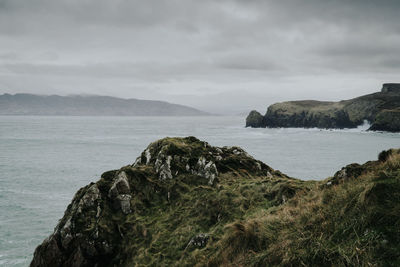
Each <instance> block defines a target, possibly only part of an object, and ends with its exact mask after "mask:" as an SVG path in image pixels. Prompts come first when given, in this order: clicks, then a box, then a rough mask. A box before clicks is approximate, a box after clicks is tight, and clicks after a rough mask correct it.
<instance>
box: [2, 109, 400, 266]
mask: <svg viewBox="0 0 400 267" xmlns="http://www.w3.org/2000/svg"><path fill="white" fill-rule="evenodd" d="M244 123H245V118H244V117H240V116H232V117H227V116H207V117H58V116H53V117H51V116H49V117H46V116H43V117H41V116H0V266H28V265H29V263H30V261H31V260H32V256H33V252H34V249H35V248H36V247H37V246H38V245H39V244H40V243H41V242H42V241H43V240H44V239H45V238H46V237H47V236H49V235H50V234H51V233H52V231H53V229H54V227H55V226H56V224H57V222H58V220H59V219H60V218H61V217H62V216H63V213H64V211H65V209H66V207H67V205H68V204H69V203H70V202H71V200H72V197H73V196H74V194H75V192H76V191H77V190H78V189H79V188H80V187H82V186H85V185H86V184H88V183H90V182H95V181H97V180H98V179H99V178H100V175H101V174H102V173H103V172H105V171H108V170H112V169H118V168H120V167H122V166H125V165H128V164H132V163H133V162H134V161H135V159H136V157H137V156H139V154H140V153H141V152H142V151H143V150H144V149H145V148H146V147H147V145H148V144H149V143H151V142H153V141H155V140H157V139H160V138H163V137H166V136H169V137H173V136H181V137H183V136H196V137H197V138H199V139H201V140H204V141H207V142H208V143H210V144H211V145H214V146H240V147H242V148H243V149H245V150H246V151H247V152H248V153H249V154H250V155H252V156H253V157H255V158H256V159H259V160H262V161H263V162H265V163H266V164H267V165H269V166H271V167H272V168H274V169H278V170H280V171H282V172H284V173H286V174H287V175H290V176H292V177H296V178H300V179H304V180H310V179H314V180H321V179H325V178H327V177H329V176H332V175H334V173H335V172H336V171H338V170H339V169H340V168H342V167H343V166H345V165H347V164H349V163H353V162H357V163H363V162H366V161H368V160H375V159H376V158H377V155H378V153H379V152H380V151H382V150H385V149H389V148H399V147H400V134H398V133H382V132H368V131H366V130H367V129H368V125H367V124H365V125H362V126H360V127H359V128H357V129H344V130H320V129H301V128H285V129H252V128H245V127H244Z"/></svg>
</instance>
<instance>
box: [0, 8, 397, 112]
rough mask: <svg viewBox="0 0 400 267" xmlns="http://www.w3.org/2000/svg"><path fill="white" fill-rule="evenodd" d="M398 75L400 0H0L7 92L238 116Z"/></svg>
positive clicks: (1, 68) (0, 76)
mask: <svg viewBox="0 0 400 267" xmlns="http://www.w3.org/2000/svg"><path fill="white" fill-rule="evenodd" d="M384 82H400V1H398V0H392V1H391V0H379V1H376V0H375V1H372V0H293V1H289V0H279V1H278V0H273V1H272V0H270V1H268V0H265V1H261V0H259V1H256V0H253V1H252V0H241V1H239V0H237V1H234V0H232V1H228V0H227V1H223V0H220V1H218V0H214V1H208V0H201V1H200V0H193V1H190V0H188V1H186V0H181V1H174V0H165V1H151V0H145V1H144V0H140V1H134V0H129V1H128V0H113V1H110V0H58V1H55V0H0V93H20V92H25V93H35V94H60V95H68V94H100V95H112V96H118V97H123V98H141V99H157V100H165V101H169V102H174V103H180V104H187V105H191V106H194V107H197V108H200V109H203V110H206V111H212V112H221V113H239V112H244V111H248V110H249V109H253V108H255V109H258V110H260V111H262V112H263V113H264V112H265V111H266V108H267V106H268V104H271V103H272V102H276V101H284V100H294V99H319V100H340V99H346V98H350V97H354V96H358V95H361V94H365V93H370V92H374V91H378V90H379V89H380V87H381V84H382V83H384Z"/></svg>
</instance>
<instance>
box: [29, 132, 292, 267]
mask: <svg viewBox="0 0 400 267" xmlns="http://www.w3.org/2000/svg"><path fill="white" fill-rule="evenodd" d="M267 177H268V178H267ZM265 179H268V180H265ZM288 179H289V178H287V176H285V175H283V174H281V173H280V172H279V171H275V170H273V169H272V168H270V167H269V166H267V165H265V164H264V163H262V162H261V161H257V160H255V159H254V158H252V157H251V156H250V155H248V154H247V153H246V152H245V151H244V150H242V149H241V148H238V147H221V148H219V147H213V146H210V145H209V144H208V143H206V142H202V141H199V140H198V139H196V138H194V137H188V138H165V139H162V140H159V141H157V142H154V143H152V144H150V145H149V146H148V147H147V148H146V150H145V151H143V153H141V155H140V156H139V157H138V158H137V159H136V161H135V163H134V164H132V165H131V166H125V167H123V168H121V169H120V170H114V171H109V172H106V173H104V174H103V175H102V176H101V179H100V180H99V181H97V182H96V183H92V184H90V185H88V186H86V187H84V188H82V189H80V190H79V191H78V192H77V193H76V195H75V197H74V198H73V200H72V202H71V204H70V205H69V206H68V208H67V210H66V211H65V214H64V217H63V218H62V219H61V220H60V222H59V224H58V225H57V227H56V228H55V230H54V233H53V234H52V235H51V236H50V237H48V238H47V239H46V240H44V241H43V243H42V244H41V245H39V246H38V247H37V249H36V251H35V254H34V258H33V260H32V263H31V266H115V265H118V266H119V265H125V264H128V263H133V262H136V261H137V260H138V258H137V257H139V256H138V253H142V254H141V256H140V257H144V255H145V254H146V253H150V254H149V255H152V256H151V257H155V258H154V260H157V261H162V259H163V258H162V257H161V258H160V257H159V256H157V255H158V253H162V255H164V256H163V257H167V256H168V255H169V256H168V257H171V258H170V260H171V261H172V260H173V261H177V260H178V259H179V257H180V254H179V253H184V251H185V247H187V249H189V248H190V249H192V248H195V247H203V246H205V245H206V243H207V241H208V240H209V236H210V235H209V234H204V233H196V231H200V230H209V231H208V232H212V229H213V227H215V226H216V225H218V224H220V223H223V224H224V223H227V222H229V221H232V220H233V219H234V217H235V216H237V215H238V214H240V213H243V211H240V209H243V205H248V204H246V203H247V200H245V198H244V196H243V195H242V193H240V192H235V190H234V189H233V188H232V183H237V182H239V181H242V182H243V183H244V184H248V186H250V187H254V186H256V184H255V183H256V182H257V181H258V182H261V181H263V180H264V182H268V181H269V180H271V181H274V183H277V182H278V183H279V181H281V180H282V181H286V180H288ZM294 190H296V189H294ZM245 191H246V190H245ZM245 191H243V192H245ZM258 195H259V197H261V198H260V199H259V200H256V202H260V201H265V197H264V196H263V195H264V193H262V192H260V193H259V194H258ZM266 196H268V197H269V200H268V201H269V202H270V203H272V204H273V203H275V205H278V204H279V203H280V202H281V200H280V199H278V198H280V197H281V196H280V195H279V194H278V193H276V192H275V191H271V192H269V193H268V194H267V195H266ZM235 201H236V204H235V206H232V203H233V202H235ZM247 208H249V207H247ZM214 230H215V229H214ZM171 236H175V238H176V240H175V241H173V243H171V244H170V245H168V246H165V247H160V246H161V244H160V243H158V242H161V241H160V240H162V242H167V243H168V242H170V241H168V240H170V239H171ZM188 240H189V241H188ZM171 242H172V241H171ZM167 243H165V244H167ZM145 244H147V245H145ZM163 244H164V243H163ZM146 246H148V247H150V251H148V252H146V253H144V252H143V251H142V248H144V247H146ZM169 246H171V247H169ZM135 255H136V256H135ZM178 256H179V257H178ZM149 257H150V256H149ZM141 260H144V259H142V258H141ZM149 261H150V262H151V260H149ZM150 265H151V264H150ZM156 265H158V264H156ZM167 265H168V264H167Z"/></svg>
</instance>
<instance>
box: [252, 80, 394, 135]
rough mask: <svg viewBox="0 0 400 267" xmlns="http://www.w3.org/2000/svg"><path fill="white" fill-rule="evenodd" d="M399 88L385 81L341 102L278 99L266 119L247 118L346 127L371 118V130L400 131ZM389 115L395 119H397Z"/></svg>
mask: <svg viewBox="0 0 400 267" xmlns="http://www.w3.org/2000/svg"><path fill="white" fill-rule="evenodd" d="M399 88H400V84H394V83H392V84H384V85H383V87H382V90H381V92H378V93H374V94H370V95H365V96H361V97H357V98H354V99H350V100H343V101H339V102H324V101H314V100H305V101H290V102H282V103H276V104H273V105H271V106H269V107H268V110H267V112H266V114H265V115H264V117H263V119H261V118H259V117H258V119H257V120H253V121H254V122H253V123H252V124H251V125H248V123H247V120H246V126H251V127H272V128H274V127H304V128H312V127H317V128H324V129H332V128H337V129H342V128H355V127H357V126H359V125H361V124H363V123H364V121H368V122H369V123H370V124H372V127H371V129H370V130H378V129H379V130H384V131H400V127H398V124H396V122H395V121H397V119H396V118H397V113H396V112H395V111H396V110H397V109H398V108H400V89H399ZM254 114H255V113H254ZM249 117H253V115H252V116H250V115H249ZM389 118H394V119H395V120H394V121H393V123H390V122H389V120H388V119H389ZM388 123H389V124H390V125H388ZM374 125H375V126H374Z"/></svg>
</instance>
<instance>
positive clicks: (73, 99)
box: [0, 94, 210, 116]
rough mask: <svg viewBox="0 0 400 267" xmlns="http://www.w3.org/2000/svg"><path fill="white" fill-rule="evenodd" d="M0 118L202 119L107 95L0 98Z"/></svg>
mask: <svg viewBox="0 0 400 267" xmlns="http://www.w3.org/2000/svg"><path fill="white" fill-rule="evenodd" d="M0 115H53V116H62V115H67V116H202V115H210V114H208V113H206V112H203V111H200V110H197V109H195V108H191V107H188V106H184V105H177V104H171V103H168V102H163V101H153V100H139V99H122V98H116V97H110V96H97V95H93V96H82V95H76V96H75V95H74V96H59V95H33V94H15V95H11V94H3V95H0Z"/></svg>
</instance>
